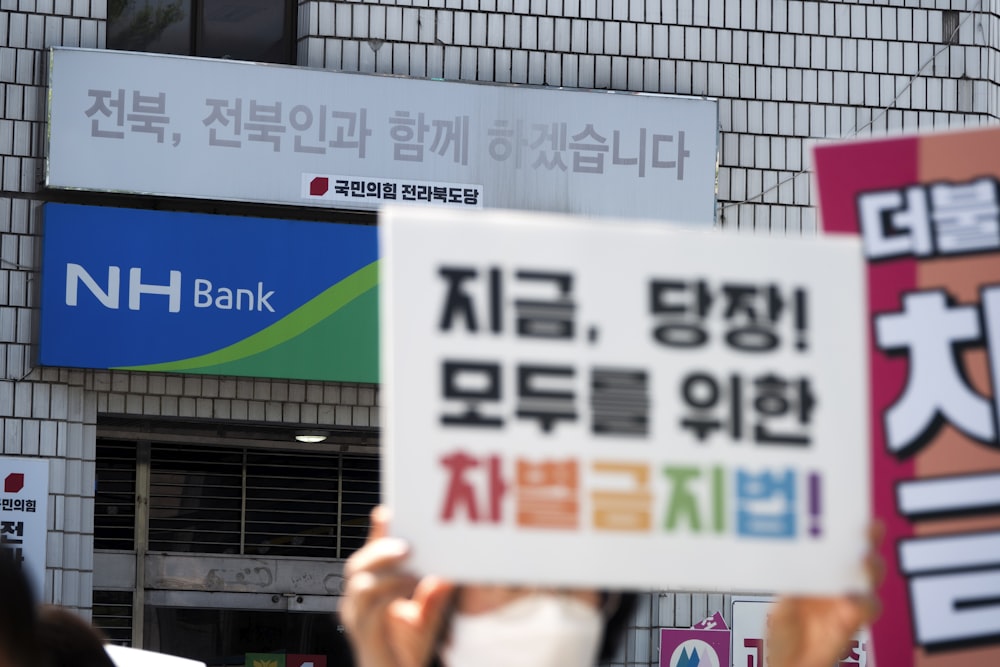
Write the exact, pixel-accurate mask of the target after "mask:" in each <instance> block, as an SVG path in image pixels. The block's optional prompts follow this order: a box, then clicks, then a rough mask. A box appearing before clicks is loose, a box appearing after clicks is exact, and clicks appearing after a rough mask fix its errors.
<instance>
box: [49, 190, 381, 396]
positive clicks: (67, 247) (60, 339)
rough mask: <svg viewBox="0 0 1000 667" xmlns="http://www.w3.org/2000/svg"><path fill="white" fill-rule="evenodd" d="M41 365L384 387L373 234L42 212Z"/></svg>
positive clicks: (86, 211) (208, 218)
mask: <svg viewBox="0 0 1000 667" xmlns="http://www.w3.org/2000/svg"><path fill="white" fill-rule="evenodd" d="M43 243H44V246H43V260H42V297H41V336H40V344H39V363H40V364H42V365H46V366H72V367H82V368H99V369H111V368H118V369H131V370H149V371H163V372H185V373H212V374H221V375H245V376H257V377H280V378H295V379H311V380H339V381H348V382H351V381H354V382H377V381H378V356H377V355H378V322H377V303H378V299H377V294H378V292H377V281H378V264H377V260H378V257H377V246H376V237H375V228H374V227H370V226H359V225H340V224H331V223H315V222H300V221H293V220H269V219H256V218H243V217H232V216H217V215H204V214H194V213H172V212H164V211H140V210H133V209H123V208H104V207H93V206H76V205H67V204H47V205H46V206H45V230H44V238H43Z"/></svg>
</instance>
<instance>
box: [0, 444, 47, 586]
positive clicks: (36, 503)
mask: <svg viewBox="0 0 1000 667" xmlns="http://www.w3.org/2000/svg"><path fill="white" fill-rule="evenodd" d="M48 508H49V462H48V461H47V460H45V459H32V458H26V457H20V456H0V548H3V549H5V550H6V551H7V552H8V555H9V556H11V557H13V558H14V560H15V561H17V562H18V563H20V564H21V567H22V568H23V569H24V571H25V573H26V574H27V575H28V579H29V581H31V585H32V587H33V588H34V592H35V597H36V598H38V599H40V598H41V597H42V595H43V594H44V592H45V548H46V544H47V540H48V516H49V513H48Z"/></svg>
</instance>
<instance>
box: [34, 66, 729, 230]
mask: <svg viewBox="0 0 1000 667" xmlns="http://www.w3.org/2000/svg"><path fill="white" fill-rule="evenodd" d="M48 100H49V108H48V120H49V125H48V134H47V137H48V155H47V163H46V179H45V183H46V185H47V186H48V187H50V188H70V189H83V190H96V191H111V192H127V193H139V194H150V195H162V196H172V197H189V198H200V199H218V200H230V201H245V202H262V203H274V204H286V205H292V206H316V207H335V208H349V209H358V210H375V209H377V208H378V207H379V206H381V205H382V204H384V203H389V202H393V201H410V202H413V203H424V204H425V205H426V204H427V203H438V204H441V203H444V204H448V205H452V206H458V207H462V208H465V207H470V208H477V207H479V206H482V207H485V208H515V209H532V210H541V211H561V212H567V213H578V214H583V215H615V216H616V217H627V218H632V217H646V218H662V217H665V216H667V215H669V216H670V217H671V219H673V220H677V221H680V222H685V223H691V224H696V225H703V226H704V225H711V224H712V223H713V221H714V220H715V174H716V165H717V155H718V103H717V101H716V100H713V99H707V98H700V97H678V96H669V95H656V94H646V93H626V92H613V91H593V90H570V89H565V88H543V87H540V86H520V85H485V84H482V83H460V82H446V81H440V80H427V79H409V78H403V77H395V76H374V75H364V74H353V73H345V72H331V71H328V70H318V69H308V68H303V67H283V66H277V65H261V64H256V63H247V62H238V61H232V60H219V59H206V58H190V57H181V56H165V55H159V54H150V53H126V52H117V51H105V50H88V49H66V48H58V49H54V50H53V51H52V53H51V62H50V68H49V96H48ZM428 188H431V189H429V190H428Z"/></svg>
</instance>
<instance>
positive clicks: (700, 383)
mask: <svg viewBox="0 0 1000 667" xmlns="http://www.w3.org/2000/svg"><path fill="white" fill-rule="evenodd" d="M379 226H380V233H381V237H380V243H381V248H380V252H381V256H382V260H381V264H382V271H383V273H382V276H381V290H382V291H381V296H380V299H381V308H382V311H381V332H382V357H381V359H382V373H383V375H382V379H383V383H384V384H383V392H384V394H383V400H384V410H385V414H384V421H383V425H384V428H385V433H384V434H385V438H386V441H385V442H386V455H385V456H384V457H383V466H384V469H383V474H384V477H383V482H384V487H383V488H384V489H385V490H386V495H385V500H386V501H387V503H388V504H389V505H390V507H391V508H392V512H393V519H392V526H391V531H392V533H393V534H394V535H398V536H400V537H403V538H405V539H407V540H409V541H411V543H412V545H413V549H412V563H411V564H412V566H413V567H414V568H415V569H416V570H417V571H418V572H423V573H436V574H440V575H443V576H447V577H451V578H453V579H456V580H464V581H497V582H521V583H537V584H543V583H544V584H552V585H563V586H608V587H611V586H616V587H619V586H620V587H640V588H646V587H658V588H686V589H689V590H712V589H716V590H727V591H741V590H742V591H748V590H761V588H764V589H765V590H773V591H780V592H784V591H800V592H816V593H831V592H839V591H845V590H862V589H863V588H864V575H863V571H862V559H863V554H864V553H865V551H866V548H867V547H866V542H865V534H866V526H867V524H868V522H869V498H868V478H869V469H868V457H867V447H868V421H867V393H866V389H865V387H866V382H865V380H866V377H867V376H866V372H867V368H866V356H865V355H866V352H865V351H866V347H865V345H864V342H865V332H864V328H863V324H862V313H863V312H864V301H863V296H862V294H863V291H862V268H861V266H862V264H861V253H860V249H859V246H858V242H857V240H855V239H848V238H836V239H831V238H825V239H778V238H745V237H733V236H725V235H721V234H717V233H704V232H692V231H689V230H682V229H673V228H671V227H669V226H665V225H660V224H652V223H651V224H644V223H641V224H635V225H633V226H628V227H625V226H621V225H617V226H616V225H610V224H605V223H603V222H595V221H582V220H579V219H574V218H571V217H564V216H555V215H537V214H524V213H514V212H495V211H489V212H473V211H449V210H445V209H438V210H433V209H424V210H421V209H416V208H413V207H406V208H404V207H396V208H386V209H384V210H383V211H382V213H380V218H379Z"/></svg>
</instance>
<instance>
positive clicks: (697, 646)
mask: <svg viewBox="0 0 1000 667" xmlns="http://www.w3.org/2000/svg"><path fill="white" fill-rule="evenodd" d="M729 637H730V634H729V628H727V627H726V622H725V621H724V620H722V615H721V614H715V616H712V617H710V618H707V619H705V620H704V621H702V622H701V623H698V624H697V625H695V626H694V627H693V628H663V629H661V630H660V667H730V662H729Z"/></svg>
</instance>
